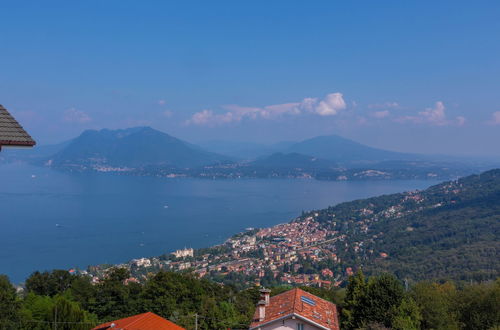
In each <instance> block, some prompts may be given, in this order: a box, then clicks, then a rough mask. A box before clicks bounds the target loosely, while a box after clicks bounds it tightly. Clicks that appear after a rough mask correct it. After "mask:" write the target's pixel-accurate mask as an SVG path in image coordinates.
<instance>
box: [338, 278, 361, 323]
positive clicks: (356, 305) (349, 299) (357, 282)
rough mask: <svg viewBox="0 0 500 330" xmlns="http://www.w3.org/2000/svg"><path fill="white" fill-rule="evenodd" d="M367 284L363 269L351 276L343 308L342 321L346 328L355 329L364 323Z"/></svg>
mask: <svg viewBox="0 0 500 330" xmlns="http://www.w3.org/2000/svg"><path fill="white" fill-rule="evenodd" d="M366 294H367V284H366V280H365V276H364V275H363V272H362V270H361V269H360V270H358V271H357V273H356V274H355V275H354V276H350V277H349V284H348V285H347V292H346V296H345V300H344V308H343V309H342V315H341V322H342V327H343V328H345V329H355V328H359V327H360V326H361V325H362V321H363V318H364V306H363V303H364V301H365V296H366Z"/></svg>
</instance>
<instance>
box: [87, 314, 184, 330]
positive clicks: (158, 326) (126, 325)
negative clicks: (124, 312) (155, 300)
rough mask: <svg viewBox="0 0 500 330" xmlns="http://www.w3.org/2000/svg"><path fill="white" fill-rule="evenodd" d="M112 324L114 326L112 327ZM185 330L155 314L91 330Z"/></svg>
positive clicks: (128, 318)
mask: <svg viewBox="0 0 500 330" xmlns="http://www.w3.org/2000/svg"><path fill="white" fill-rule="evenodd" d="M113 324H114V326H112V325H113ZM104 329H113V330H118V329H120V330H122V329H123V330H185V329H184V328H182V327H180V326H178V325H177V324H175V323H172V322H170V321H169V320H166V319H164V318H163V317H160V316H158V315H156V314H155V313H151V312H148V313H143V314H138V315H134V316H130V317H127V318H124V319H120V320H116V321H111V322H107V323H103V324H101V325H98V326H97V327H95V328H93V329H92V330H104Z"/></svg>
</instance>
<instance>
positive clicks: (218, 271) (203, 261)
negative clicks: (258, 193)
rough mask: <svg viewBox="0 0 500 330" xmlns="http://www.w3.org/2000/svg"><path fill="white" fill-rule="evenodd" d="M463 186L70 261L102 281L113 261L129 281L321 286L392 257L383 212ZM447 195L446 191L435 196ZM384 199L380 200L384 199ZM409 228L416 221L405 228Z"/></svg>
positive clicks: (389, 214) (405, 211) (394, 213)
mask: <svg viewBox="0 0 500 330" xmlns="http://www.w3.org/2000/svg"><path fill="white" fill-rule="evenodd" d="M462 190H463V186H462V184H461V183H460V182H459V181H451V182H449V183H448V184H447V185H440V186H436V187H435V188H434V189H433V190H432V192H430V193H429V192H427V193H423V192H422V191H419V190H416V191H410V192H405V193H401V194H394V195H387V196H383V197H380V198H373V199H367V200H361V201H356V202H351V203H343V204H339V205H337V206H334V207H330V208H327V209H323V210H319V211H312V212H308V213H304V214H302V215H301V216H299V217H297V218H296V219H294V220H293V221H291V222H290V223H284V224H278V225H276V226H274V227H270V228H264V229H253V228H249V229H248V230H247V231H245V232H242V233H239V234H237V235H234V236H233V237H231V238H229V239H228V240H226V241H225V242H224V243H223V244H221V245H216V246H213V247H210V248H202V249H191V248H189V249H183V250H177V251H175V252H173V253H171V254H167V255H163V256H160V257H153V258H140V259H133V260H131V261H129V262H128V263H125V264H120V265H97V266H89V267H88V269H87V270H77V269H71V270H70V273H77V274H84V275H88V276H91V277H92V280H93V282H94V283H98V282H99V281H100V280H101V279H102V278H104V277H105V276H106V273H107V271H109V269H111V268H112V267H123V268H126V269H128V270H129V271H130V274H131V277H130V278H129V279H128V280H127V281H128V282H142V281H144V280H145V279H146V278H147V277H148V276H149V275H151V274H154V273H155V272H158V271H160V270H168V271H181V272H191V273H195V274H197V276H199V277H200V278H208V279H211V280H214V281H216V282H219V283H224V284H232V285H235V286H238V287H248V286H254V285H261V286H266V287H268V286H273V285H280V284H289V285H306V286H316V287H325V288H328V287H332V286H342V285H343V284H345V281H346V280H347V279H348V277H349V276H350V275H352V274H353V273H354V272H355V271H356V264H358V265H359V264H361V263H360V262H358V261H362V262H363V261H365V262H366V261H368V260H371V261H373V262H381V261H382V262H383V260H384V259H386V258H390V256H389V254H388V253H387V252H386V251H381V250H379V249H378V248H377V243H378V241H379V240H381V239H383V238H384V233H383V232H380V231H378V230H376V229H375V228H376V226H375V225H376V223H377V222H379V221H380V220H396V219H398V218H402V217H405V216H407V215H409V214H411V213H414V212H420V211H422V210H426V209H434V208H439V207H444V206H446V205H451V204H454V203H455V202H456V200H455V199H456V197H455V196H456V195H457V194H459V193H460V192H461V191H462ZM443 194H444V195H445V196H447V197H446V198H445V199H442V198H435V197H434V196H442V195H443ZM382 199H383V200H382ZM406 230H407V231H411V230H413V228H406Z"/></svg>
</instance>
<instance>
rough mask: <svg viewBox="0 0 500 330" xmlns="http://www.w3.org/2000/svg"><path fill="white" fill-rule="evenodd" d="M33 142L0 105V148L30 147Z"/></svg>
mask: <svg viewBox="0 0 500 330" xmlns="http://www.w3.org/2000/svg"><path fill="white" fill-rule="evenodd" d="M35 144H36V142H35V140H33V138H32V137H31V136H30V135H29V134H28V133H27V132H26V131H25V130H24V128H23V127H22V126H21V125H20V124H19V123H18V122H17V121H16V119H15V118H14V117H13V116H12V115H11V114H10V113H9V112H8V111H7V109H5V108H4V107H3V106H2V105H0V148H1V147H2V146H17V147H32V146H34V145H35Z"/></svg>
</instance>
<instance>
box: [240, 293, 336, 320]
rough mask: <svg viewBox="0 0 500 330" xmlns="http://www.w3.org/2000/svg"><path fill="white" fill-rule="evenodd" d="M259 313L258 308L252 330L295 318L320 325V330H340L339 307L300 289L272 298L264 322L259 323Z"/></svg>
mask: <svg viewBox="0 0 500 330" xmlns="http://www.w3.org/2000/svg"><path fill="white" fill-rule="evenodd" d="M258 313H259V311H258V308H257V310H256V311H255V314H254V320H253V321H252V324H251V325H250V329H256V328H259V327H260V326H262V325H264V324H267V323H269V322H273V321H276V320H279V319H285V318H289V317H291V316H295V317H297V318H298V319H303V320H307V321H309V322H312V323H315V324H316V325H319V327H318V328H320V329H321V327H322V328H324V329H332V330H339V322H338V317H337V306H335V304H333V303H331V302H329V301H326V300H324V299H321V298H319V297H317V296H315V295H313V294H310V293H308V292H306V291H304V290H301V289H298V288H296V289H292V290H290V291H286V292H284V293H281V294H279V295H276V296H273V297H271V299H270V302H269V305H268V306H266V312H265V319H264V320H263V321H259V314H258ZM307 321H306V322H307Z"/></svg>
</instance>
